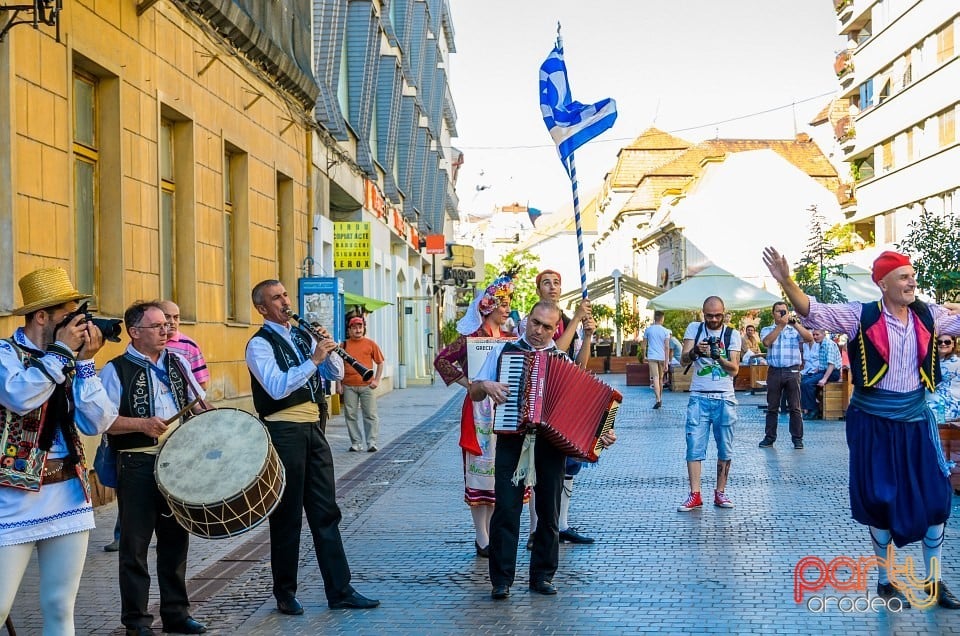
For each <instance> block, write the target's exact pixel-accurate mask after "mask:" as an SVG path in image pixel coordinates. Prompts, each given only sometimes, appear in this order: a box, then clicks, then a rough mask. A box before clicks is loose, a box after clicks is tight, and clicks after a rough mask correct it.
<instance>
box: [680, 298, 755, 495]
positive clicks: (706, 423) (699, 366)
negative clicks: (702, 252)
mask: <svg viewBox="0 0 960 636" xmlns="http://www.w3.org/2000/svg"><path fill="white" fill-rule="evenodd" d="M723 312H724V304H723V300H722V299H721V298H719V297H717V296H710V297H709V298H707V299H706V300H704V301H703V322H691V323H690V324H689V325H687V330H686V331H685V332H684V334H683V353H682V356H681V361H682V362H688V363H689V364H692V365H694V367H695V369H696V373H694V374H693V379H692V380H691V382H690V401H689V403H688V404H687V422H686V440H687V456H686V457H687V476H688V477H689V479H690V493H689V494H688V495H687V499H686V500H685V501H684V502H683V503H682V504H680V506H679V507H678V508H677V510H678V511H680V512H689V511H691V510H695V509H697V508H700V507H702V506H703V498H702V497H701V495H700V475H701V468H702V464H703V460H704V459H706V457H707V442H708V436H709V434H710V427H711V426H712V427H713V437H714V439H715V440H716V442H717V487H716V490H714V491H713V505H714V506H717V507H718V508H733V502H732V501H730V498H729V497H727V495H726V493H725V491H724V489H725V488H726V485H727V478H728V477H729V476H730V461H731V459H732V458H733V427H734V426H736V424H737V398H736V394H735V393H734V391H733V378H734V377H736V375H737V372H738V371H739V370H740V332H738V331H737V330H736V329H731V328H730V327H726V326H724V324H723Z"/></svg>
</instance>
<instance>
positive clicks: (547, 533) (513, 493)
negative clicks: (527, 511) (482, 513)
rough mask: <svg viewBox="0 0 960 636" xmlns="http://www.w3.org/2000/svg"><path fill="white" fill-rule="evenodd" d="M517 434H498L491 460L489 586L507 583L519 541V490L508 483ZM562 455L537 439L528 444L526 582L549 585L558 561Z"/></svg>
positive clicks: (517, 452) (521, 488)
mask: <svg viewBox="0 0 960 636" xmlns="http://www.w3.org/2000/svg"><path fill="white" fill-rule="evenodd" d="M523 438H524V436H523V435H498V436H497V458H496V462H495V464H494V466H495V468H494V470H495V473H494V492H495V495H496V499H497V503H496V506H495V507H494V509H493V518H492V519H491V520H490V583H491V584H492V585H494V586H497V585H513V580H514V577H515V575H516V570H517V544H518V543H519V541H520V515H521V513H522V512H523V491H524V490H525V487H524V485H523V482H522V481H521V482H520V484H519V485H518V486H514V485H513V484H512V483H511V479H512V478H513V473H514V471H515V470H516V469H517V461H518V460H519V459H520V451H521V450H522V448H523ZM566 459H567V458H566V456H565V455H564V454H563V453H561V452H560V451H559V450H557V448H556V447H555V446H554V445H553V444H551V443H550V442H548V441H547V440H545V439H543V438H539V439H537V442H536V445H535V446H534V462H535V465H536V470H537V485H536V486H534V487H533V489H534V492H535V493H536V497H534V501H535V504H536V508H537V529H536V531H534V533H533V551H532V552H531V553H530V582H531V583H538V582H540V581H551V580H553V575H554V574H556V572H557V567H558V565H559V563H560V530H559V528H558V527H557V523H558V521H557V520H558V518H559V516H560V493H561V492H563V476H564V467H565V465H566Z"/></svg>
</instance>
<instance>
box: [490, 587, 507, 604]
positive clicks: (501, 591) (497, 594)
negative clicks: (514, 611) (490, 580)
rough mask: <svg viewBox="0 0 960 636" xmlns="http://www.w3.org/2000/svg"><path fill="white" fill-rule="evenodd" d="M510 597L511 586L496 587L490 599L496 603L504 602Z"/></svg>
mask: <svg viewBox="0 0 960 636" xmlns="http://www.w3.org/2000/svg"><path fill="white" fill-rule="evenodd" d="M508 596H510V586H509V585H494V586H493V591H492V592H490V598H492V599H493V600H495V601H502V600H503V599H505V598H507V597H508Z"/></svg>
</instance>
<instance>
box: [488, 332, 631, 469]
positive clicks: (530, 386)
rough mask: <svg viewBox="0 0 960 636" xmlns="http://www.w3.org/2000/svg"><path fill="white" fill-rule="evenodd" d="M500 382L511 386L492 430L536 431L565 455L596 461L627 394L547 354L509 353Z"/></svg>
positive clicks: (501, 366) (503, 359) (502, 361)
mask: <svg viewBox="0 0 960 636" xmlns="http://www.w3.org/2000/svg"><path fill="white" fill-rule="evenodd" d="M497 373H498V381H499V382H502V383H503V384H506V385H507V386H509V387H510V397H509V399H508V401H507V402H506V403H504V404H501V405H499V406H498V407H497V411H496V414H495V415H494V422H493V432H494V433H497V434H517V433H525V432H527V431H528V430H531V429H533V430H536V433H537V436H538V437H540V438H543V439H546V440H547V441H549V442H550V443H551V444H553V445H554V446H556V447H557V448H559V449H560V450H561V451H563V452H564V453H565V454H566V455H568V456H570V457H575V458H577V459H580V460H582V461H587V462H595V461H597V459H598V458H599V456H600V451H601V450H603V444H601V443H600V438H601V437H602V436H603V434H604V433H606V432H607V431H609V430H610V429H612V428H613V425H614V421H615V419H616V416H617V408H618V407H619V406H620V403H621V402H622V401H623V396H622V395H621V394H620V392H619V391H617V390H616V389H614V388H613V387H611V386H609V385H607V384H606V383H605V382H602V381H601V380H600V379H598V378H597V377H596V376H594V375H593V374H592V373H590V372H588V371H584V370H583V369H581V368H580V367H579V366H577V365H576V364H574V363H573V362H571V361H570V360H569V359H567V358H566V357H562V356H560V355H557V354H555V353H550V352H547V351H506V352H504V353H503V354H502V355H501V356H500V362H499V369H498V372H497Z"/></svg>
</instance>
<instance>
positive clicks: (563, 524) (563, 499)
mask: <svg viewBox="0 0 960 636" xmlns="http://www.w3.org/2000/svg"><path fill="white" fill-rule="evenodd" d="M572 496H573V477H564V479H563V492H561V493H560V517H559V520H558V522H557V527H558V528H560V531H561V532H563V531H564V530H566V529H567V528H569V527H570V524H569V523H568V519H567V517H568V516H569V514H570V497H572Z"/></svg>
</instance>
